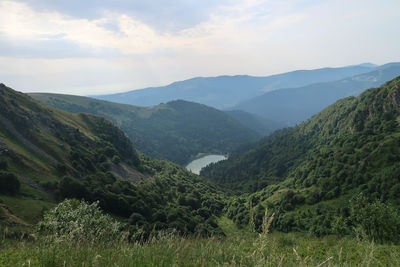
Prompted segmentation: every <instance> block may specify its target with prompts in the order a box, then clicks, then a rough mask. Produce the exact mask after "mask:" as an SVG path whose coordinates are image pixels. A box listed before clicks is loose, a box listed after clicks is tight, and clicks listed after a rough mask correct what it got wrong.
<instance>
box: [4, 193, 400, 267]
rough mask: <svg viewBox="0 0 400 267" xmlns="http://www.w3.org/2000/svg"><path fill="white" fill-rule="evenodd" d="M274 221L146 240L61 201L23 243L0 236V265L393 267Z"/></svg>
mask: <svg viewBox="0 0 400 267" xmlns="http://www.w3.org/2000/svg"><path fill="white" fill-rule="evenodd" d="M273 219H274V215H273V214H272V215H271V214H268V212H267V211H265V213H264V216H263V222H262V227H261V228H262V230H261V233H256V231H255V230H256V229H255V225H254V221H252V220H250V222H249V227H247V228H244V229H239V228H237V227H236V225H235V224H234V223H233V222H232V221H231V220H229V219H228V218H227V217H221V218H220V219H219V221H218V225H219V227H220V228H221V229H222V231H223V232H224V233H225V236H221V235H219V236H217V235H214V236H213V237H201V236H200V235H197V236H195V235H188V236H186V235H182V234H179V233H178V232H177V231H175V230H173V229H172V228H170V229H167V230H163V231H156V230H154V231H153V232H152V233H151V235H150V236H145V235H141V234H140V231H138V229H136V231H133V232H129V230H130V228H129V227H128V228H127V225H124V224H122V223H120V222H118V221H116V220H115V219H113V218H112V217H110V215H108V214H104V213H103V212H102V211H101V210H100V209H99V207H98V203H97V202H95V203H92V204H89V203H86V202H84V201H81V202H79V201H77V200H65V201H63V202H62V203H60V204H59V205H57V206H56V207H55V208H53V209H52V210H50V211H48V212H47V213H46V214H45V216H44V219H43V220H42V221H41V222H40V223H39V224H37V227H36V230H35V231H33V232H31V234H30V235H29V236H27V235H25V236H24V237H21V239H20V240H18V239H15V238H14V239H9V238H7V236H8V233H7V232H8V229H7V228H3V229H1V227H0V230H1V237H0V266H219V265H221V266H283V265H285V266H288V265H289V266H310V265H314V266H324V265H326V266H354V265H358V264H359V265H361V266H376V265H384V266H390V265H392V266H398V265H399V264H400V247H398V246H392V245H382V244H375V243H374V242H373V241H366V240H367V239H365V238H364V237H363V236H362V235H360V236H358V237H357V238H350V237H337V236H325V237H323V238H316V237H314V236H310V235H308V234H304V233H290V234H284V233H279V232H275V233H269V231H270V226H271V223H272V221H273Z"/></svg>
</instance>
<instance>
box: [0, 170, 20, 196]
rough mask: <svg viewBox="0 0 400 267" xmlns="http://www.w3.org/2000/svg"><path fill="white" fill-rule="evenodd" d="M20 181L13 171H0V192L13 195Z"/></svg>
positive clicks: (17, 189)
mask: <svg viewBox="0 0 400 267" xmlns="http://www.w3.org/2000/svg"><path fill="white" fill-rule="evenodd" d="M20 186H21V183H20V182H19V181H18V178H17V176H15V175H14V174H13V173H10V172H6V171H0V194H1V193H3V194H10V195H13V194H15V193H17V192H18V191H19V188H20Z"/></svg>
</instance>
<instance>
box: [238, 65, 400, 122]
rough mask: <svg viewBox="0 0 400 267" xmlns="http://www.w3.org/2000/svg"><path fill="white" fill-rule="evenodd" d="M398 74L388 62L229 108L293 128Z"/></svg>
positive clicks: (281, 91) (260, 97)
mask: <svg viewBox="0 0 400 267" xmlns="http://www.w3.org/2000/svg"><path fill="white" fill-rule="evenodd" d="M398 75H400V63H389V64H385V65H383V66H380V67H378V68H377V69H376V70H373V71H371V72H368V73H363V74H360V75H356V76H352V77H349V78H345V79H342V80H338V81H333V82H326V83H315V84H311V85H307V86H303V87H298V88H288V89H280V90H276V91H273V92H268V93H265V94H263V95H261V96H258V97H255V98H253V99H250V100H246V101H243V102H242V103H240V104H238V105H236V106H235V107H233V108H232V109H239V110H244V111H247V112H250V113H253V114H256V115H259V116H262V117H263V118H266V119H269V120H273V121H277V122H281V123H283V124H285V125H287V126H293V125H296V124H298V123H300V122H302V121H305V120H306V119H308V118H310V117H311V116H312V115H314V114H316V113H318V112H319V111H321V110H322V109H324V108H325V107H327V106H329V105H330V104H332V103H334V102H335V101H336V100H339V99H341V98H344V97H347V96H357V95H359V94H360V93H362V92H363V91H364V90H366V89H368V88H372V87H376V86H379V85H381V84H383V83H385V82H387V81H389V80H391V79H393V78H395V77H397V76H398Z"/></svg>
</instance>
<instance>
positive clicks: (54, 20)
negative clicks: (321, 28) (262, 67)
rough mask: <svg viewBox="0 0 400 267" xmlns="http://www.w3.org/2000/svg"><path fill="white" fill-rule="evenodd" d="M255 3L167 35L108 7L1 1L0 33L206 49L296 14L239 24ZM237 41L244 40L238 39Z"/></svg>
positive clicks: (123, 47)
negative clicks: (54, 8) (75, 11)
mask: <svg viewBox="0 0 400 267" xmlns="http://www.w3.org/2000/svg"><path fill="white" fill-rule="evenodd" d="M260 3H262V1H249V0H247V1H244V2H239V4H237V5H233V6H230V7H222V8H221V9H219V10H218V12H216V13H215V14H213V15H211V17H210V18H209V20H207V21H204V22H202V23H199V24H197V25H196V26H194V27H191V28H186V29H183V30H181V31H179V32H177V33H174V34H172V33H168V32H164V33H159V32H157V31H156V30H155V29H154V28H152V27H151V26H150V25H147V24H145V23H143V22H142V21H140V20H138V19H136V18H134V17H131V16H128V15H126V14H123V13H115V12H111V11H109V12H105V13H104V16H103V17H101V18H98V19H93V20H89V19H77V18H74V17H69V16H66V15H63V14H61V13H58V12H49V11H35V10H34V9H32V8H31V7H30V6H28V5H27V4H24V3H17V2H11V1H3V2H1V4H0V12H1V13H2V14H5V15H4V16H1V17H0V34H2V35H3V36H4V37H5V38H7V39H11V40H14V41H34V42H45V41H52V40H54V39H57V40H62V41H66V42H75V43H76V44H78V45H80V46H83V47H85V48H86V49H88V48H90V49H94V50H96V51H97V52H101V51H103V49H106V51H108V50H119V51H120V52H121V53H123V54H126V55H135V54H140V55H143V54H154V53H164V54H165V51H167V50H173V51H181V50H185V49H188V48H189V49H193V50H200V51H202V50H203V49H205V48H207V46H209V47H208V49H209V50H212V49H214V48H213V47H212V46H213V45H217V46H218V47H220V46H223V45H225V44H226V43H228V42H231V43H235V42H237V41H238V38H237V36H238V33H240V34H241V36H243V37H246V35H247V37H250V36H248V35H250V34H253V35H254V36H257V33H256V31H257V30H260V29H262V30H264V32H265V31H268V30H273V29H275V28H279V27H282V26H284V25H285V24H290V23H295V22H296V21H297V20H299V19H301V18H302V16H301V15H298V14H295V15H289V16H285V17H283V18H277V19H276V20H273V19H271V18H269V17H265V14H262V15H263V16H264V18H265V21H260V20H261V18H263V16H260V17H259V18H258V20H257V21H256V23H257V24H258V25H257V24H255V23H254V22H253V23H251V24H252V25H247V26H246V25H244V27H242V26H241V24H243V23H249V22H250V21H251V20H252V17H253V15H254V14H252V13H257V14H260V11H262V9H260V8H259V7H260ZM265 23H267V25H266V24H265ZM110 25H111V27H110ZM249 28H250V29H249ZM251 28H253V29H252V30H251ZM240 30H242V32H240ZM240 41H241V42H242V41H245V39H243V38H240ZM204 42H210V43H209V44H206V43H204ZM218 42H219V43H220V44H217V43H218ZM60 44H61V43H60ZM49 45H50V44H49ZM210 45H211V46H210ZM107 49H108V50H107ZM69 54H71V53H69ZM78 54H79V53H78ZM90 54H91V53H88V55H90Z"/></svg>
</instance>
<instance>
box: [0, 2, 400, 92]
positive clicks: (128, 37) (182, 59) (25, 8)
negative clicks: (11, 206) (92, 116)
mask: <svg viewBox="0 0 400 267" xmlns="http://www.w3.org/2000/svg"><path fill="white" fill-rule="evenodd" d="M110 3H111V1H104V0H92V1H77V0H71V1H58V0H52V1H50V0H27V1H11V0H0V14H2V15H1V16H0V82H5V83H9V84H10V85H12V86H15V88H16V89H20V90H25V91H43V90H45V91H54V92H56V91H57V92H66V93H68V92H69V93H78V94H92V93H105V91H108V92H112V91H121V90H129V89H134V88H140V87H146V86H155V85H161V84H167V83H169V82H173V81H176V80H182V79H185V78H190V77H193V76H216V75H225V74H228V75H234V74H250V75H268V74H275V73H279V72H285V71H291V70H295V69H300V68H301V69H304V68H317V67H326V66H342V65H350V64H357V63H360V62H368V61H371V62H374V63H378V64H379V63H385V62H387V61H396V60H400V54H399V53H398V47H399V45H400V37H399V36H398V35H397V34H395V33H396V32H397V28H396V27H397V25H399V24H400V17H399V16H398V14H397V10H399V8H400V2H399V1H398V0H386V1H385V5H383V4H380V3H378V2H377V1H375V0H352V1H345V0H324V1H322V0H280V1H275V0H223V1H210V0H207V1H195V0H185V1H184V0H173V1H172V0H171V1H161V0H158V1H155V0H152V1H142V0H141V1H136V0H135V1H128V0H116V1H112V3H113V4H112V5H111V4H110ZM166 3H167V4H166ZM114 4H115V5H114ZM196 8H198V10H197V9H196ZM74 10H78V11H74ZM192 16H193V19H191V17H192ZM170 23H172V24H175V25H174V26H170V25H169V24H170ZM172 24H171V25H172ZM82 88H86V89H85V90H83V89H82Z"/></svg>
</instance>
